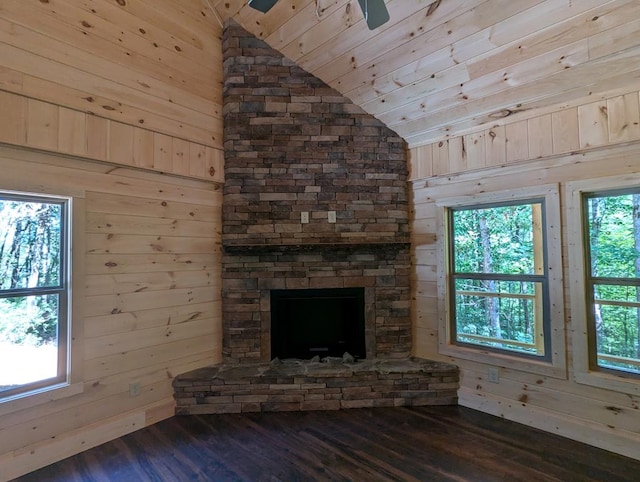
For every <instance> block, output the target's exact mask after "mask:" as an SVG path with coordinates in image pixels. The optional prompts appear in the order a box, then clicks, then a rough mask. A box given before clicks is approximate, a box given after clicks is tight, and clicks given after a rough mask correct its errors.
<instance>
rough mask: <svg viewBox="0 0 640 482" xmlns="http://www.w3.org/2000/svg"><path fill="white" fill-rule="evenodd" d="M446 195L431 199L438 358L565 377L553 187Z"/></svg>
mask: <svg viewBox="0 0 640 482" xmlns="http://www.w3.org/2000/svg"><path fill="white" fill-rule="evenodd" d="M451 189H457V190H458V192H459V193H460V195H459V196H457V197H455V198H444V199H436V205H437V206H438V208H439V209H438V211H437V212H438V216H439V223H438V224H439V228H438V233H439V234H438V239H439V242H438V243H439V244H438V248H439V251H440V252H441V253H442V254H441V256H440V257H439V263H438V273H439V276H438V280H439V281H438V296H439V298H440V301H441V303H442V306H443V307H444V316H443V317H442V318H441V320H440V330H439V352H440V353H441V354H444V355H448V356H452V357H454V359H455V358H460V359H467V360H472V361H475V362H480V363H486V364H490V365H503V366H509V367H511V368H514V369H518V370H524V371H527V372H530V373H537V374H540V375H547V376H552V377H558V378H566V376H567V372H566V352H565V318H564V303H563V288H562V286H563V284H562V257H561V235H560V228H561V220H560V202H559V193H558V185H556V184H550V185H541V186H536V187H520V188H517V189H516V188H514V189H513V190H508V191H495V192H474V191H475V190H476V189H478V187H477V186H475V185H473V184H471V183H461V184H460V185H459V186H448V190H451ZM466 189H468V190H469V191H470V192H469V191H465V190H466ZM434 197H435V196H434Z"/></svg>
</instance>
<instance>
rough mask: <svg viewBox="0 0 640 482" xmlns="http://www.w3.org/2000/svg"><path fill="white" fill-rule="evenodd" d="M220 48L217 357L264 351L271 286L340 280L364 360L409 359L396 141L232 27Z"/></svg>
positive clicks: (241, 359)
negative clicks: (349, 297)
mask: <svg viewBox="0 0 640 482" xmlns="http://www.w3.org/2000/svg"><path fill="white" fill-rule="evenodd" d="M223 50H224V72H225V86H224V95H225V97H224V126H225V127H224V134H225V139H224V140H225V179H226V184H225V187H224V198H223V234H222V242H223V248H224V256H223V282H222V289H223V293H222V300H223V301H222V303H223V333H224V338H223V354H224V357H225V360H226V361H227V362H234V363H255V362H259V361H263V362H265V361H269V360H271V359H272V358H273V357H272V354H271V346H272V344H273V343H272V340H271V336H272V330H271V302H270V293H271V291H272V290H285V289H286V290H304V289H345V288H360V289H362V290H363V291H364V293H365V295H364V298H365V310H364V334H365V347H366V350H365V351H366V358H375V357H393V358H402V357H407V356H408V355H409V354H410V350H411V321H410V286H409V270H410V255H409V224H408V217H409V216H408V199H407V172H406V169H407V162H406V146H405V143H404V141H403V140H402V139H401V138H400V137H398V135H397V134H396V133H394V132H393V131H391V130H390V129H388V128H387V127H386V126H384V125H383V124H382V123H381V122H379V121H378V120H377V119H375V118H373V117H372V116H370V115H369V114H367V113H365V112H364V111H363V110H362V109H360V108H359V107H357V106H355V105H354V104H352V103H351V102H350V101H349V100H348V99H347V98H345V97H343V96H342V95H340V94H339V93H338V92H337V91H335V90H334V89H332V88H330V87H329V86H327V85H326V84H325V83H323V82H322V81H320V80H319V79H317V78H315V77H313V76H312V75H310V74H309V73H307V72H306V71H304V70H303V69H301V68H299V67H297V66H296V65H295V64H293V63H292V62H290V61H289V60H288V59H286V58H285V57H283V56H282V55H281V54H279V53H278V52H276V51H275V50H273V49H271V48H270V47H269V46H268V45H267V44H266V43H264V42H262V41H260V40H258V39H256V38H255V37H253V36H252V35H251V34H249V33H248V32H246V31H244V30H243V29H242V28H241V27H239V26H238V25H237V24H230V25H228V26H227V28H226V29H225V33H224V37H223ZM306 217H308V219H307V218H306ZM307 221H308V222H307Z"/></svg>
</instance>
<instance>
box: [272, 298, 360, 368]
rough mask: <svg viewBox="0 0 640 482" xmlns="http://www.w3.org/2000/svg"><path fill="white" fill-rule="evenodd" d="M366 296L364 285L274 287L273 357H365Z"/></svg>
mask: <svg viewBox="0 0 640 482" xmlns="http://www.w3.org/2000/svg"><path fill="white" fill-rule="evenodd" d="M364 299H365V296H364V288H327V289H297V290H271V358H272V359H274V358H300V359H311V358H313V357H315V356H319V357H320V358H323V357H327V356H331V357H341V356H343V355H344V354H345V353H346V352H348V353H349V354H351V355H352V356H353V357H354V358H356V359H362V358H365V357H366V348H365V314H364V313H365V309H364V307H365V304H364Z"/></svg>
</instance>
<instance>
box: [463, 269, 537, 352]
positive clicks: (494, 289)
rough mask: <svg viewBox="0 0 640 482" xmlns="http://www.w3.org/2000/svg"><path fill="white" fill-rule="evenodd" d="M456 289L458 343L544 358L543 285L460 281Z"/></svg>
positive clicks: (495, 281)
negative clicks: (542, 356)
mask: <svg viewBox="0 0 640 482" xmlns="http://www.w3.org/2000/svg"><path fill="white" fill-rule="evenodd" d="M455 286H456V294H455V309H456V333H457V341H459V342H464V343H471V344H476V345H481V346H489V347H494V348H502V349H506V350H511V351H518V352H524V353H532V354H536V355H544V343H543V333H542V303H541V295H540V294H539V293H540V292H541V289H542V285H541V283H533V282H525V281H497V280H471V279H458V280H456V283H455ZM536 294H537V296H536Z"/></svg>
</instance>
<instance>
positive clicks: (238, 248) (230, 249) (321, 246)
mask: <svg viewBox="0 0 640 482" xmlns="http://www.w3.org/2000/svg"><path fill="white" fill-rule="evenodd" d="M222 247H223V249H224V252H225V253H228V254H243V253H248V254H262V253H273V252H274V251H275V252H282V253H307V252H314V251H322V252H326V251H346V252H357V251H365V250H394V251H396V250H400V249H408V248H410V247H411V243H404V242H396V241H392V242H362V243H353V242H350V243H346V242H345V243H314V242H306V243H300V244H284V243H282V244H277V243H275V244H273V243H272V244H269V243H267V242H265V243H264V244H240V243H239V244H234V243H233V242H232V241H225V242H224V243H223V246H222Z"/></svg>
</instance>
